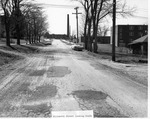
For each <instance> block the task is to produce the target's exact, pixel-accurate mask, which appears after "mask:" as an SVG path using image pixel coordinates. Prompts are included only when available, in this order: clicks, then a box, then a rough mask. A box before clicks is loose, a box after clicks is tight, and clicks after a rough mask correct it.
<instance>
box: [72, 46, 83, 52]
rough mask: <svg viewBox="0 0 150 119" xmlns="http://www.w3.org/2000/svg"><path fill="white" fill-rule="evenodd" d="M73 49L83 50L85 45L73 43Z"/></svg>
mask: <svg viewBox="0 0 150 119" xmlns="http://www.w3.org/2000/svg"><path fill="white" fill-rule="evenodd" d="M72 49H73V50H76V51H82V50H83V49H84V47H83V46H82V45H73V46H72Z"/></svg>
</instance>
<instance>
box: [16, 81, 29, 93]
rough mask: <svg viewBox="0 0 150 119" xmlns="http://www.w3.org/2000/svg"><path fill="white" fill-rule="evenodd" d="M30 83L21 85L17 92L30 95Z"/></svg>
mask: <svg viewBox="0 0 150 119" xmlns="http://www.w3.org/2000/svg"><path fill="white" fill-rule="evenodd" d="M29 86H30V83H23V84H22V85H21V86H20V87H19V88H18V92H21V93H23V94H26V93H31V90H30V89H29Z"/></svg>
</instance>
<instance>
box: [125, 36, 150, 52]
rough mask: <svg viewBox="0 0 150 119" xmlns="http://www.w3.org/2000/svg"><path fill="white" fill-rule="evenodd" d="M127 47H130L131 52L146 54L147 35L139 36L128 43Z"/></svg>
mask: <svg viewBox="0 0 150 119" xmlns="http://www.w3.org/2000/svg"><path fill="white" fill-rule="evenodd" d="M128 47H130V48H131V49H132V50H133V54H142V55H147V54H148V35H145V36H143V37H141V38H138V39H136V40H134V41H133V42H131V43H129V44H128Z"/></svg>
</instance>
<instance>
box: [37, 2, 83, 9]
mask: <svg viewBox="0 0 150 119" xmlns="http://www.w3.org/2000/svg"><path fill="white" fill-rule="evenodd" d="M36 5H38V6H41V7H55V8H70V9H73V8H75V7H76V5H58V4H45V3H36ZM80 8H83V7H82V6H80Z"/></svg>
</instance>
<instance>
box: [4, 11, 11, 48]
mask: <svg viewBox="0 0 150 119" xmlns="http://www.w3.org/2000/svg"><path fill="white" fill-rule="evenodd" d="M4 20H5V21H4V22H5V30H6V45H7V46H10V19H9V17H7V12H5V14H4Z"/></svg>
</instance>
